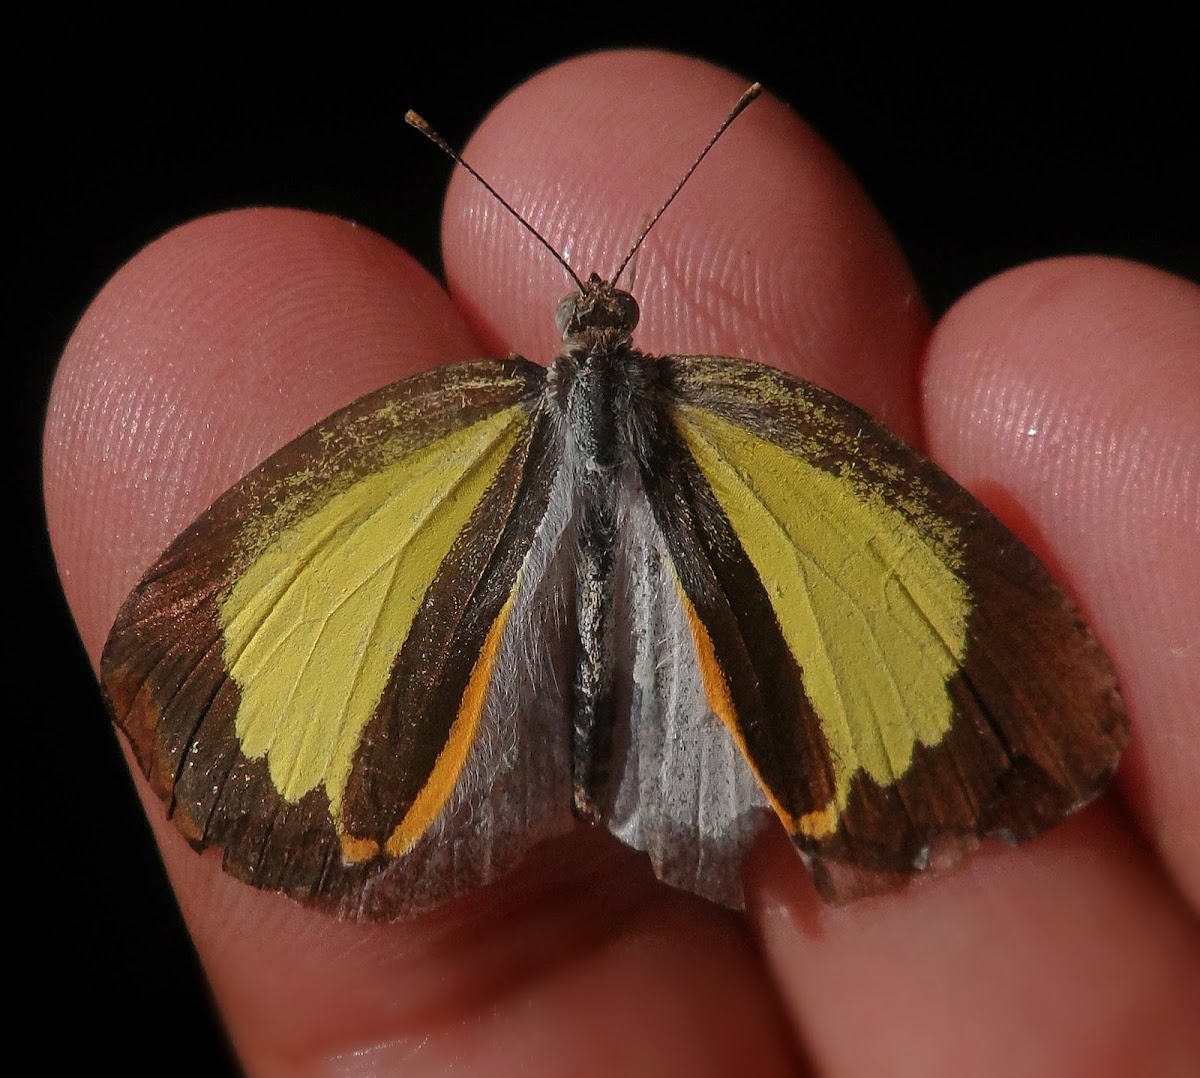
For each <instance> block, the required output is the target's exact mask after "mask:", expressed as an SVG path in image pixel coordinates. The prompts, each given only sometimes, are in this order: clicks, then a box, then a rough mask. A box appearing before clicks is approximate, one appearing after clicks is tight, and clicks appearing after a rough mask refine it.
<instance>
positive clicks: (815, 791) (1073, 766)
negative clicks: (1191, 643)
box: [640, 357, 1127, 899]
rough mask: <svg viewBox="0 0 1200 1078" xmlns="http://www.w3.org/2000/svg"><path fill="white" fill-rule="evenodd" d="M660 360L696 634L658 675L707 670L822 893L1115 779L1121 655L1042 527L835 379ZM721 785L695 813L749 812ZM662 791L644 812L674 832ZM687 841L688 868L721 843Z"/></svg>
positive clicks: (657, 441) (840, 895)
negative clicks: (956, 476) (1027, 525)
mask: <svg viewBox="0 0 1200 1078" xmlns="http://www.w3.org/2000/svg"><path fill="white" fill-rule="evenodd" d="M661 365H662V368H663V381H664V382H665V383H666V387H667V388H666V390H665V391H664V394H663V404H662V406H661V410H662V411H664V412H665V413H666V415H667V416H668V418H669V422H665V423H660V424H659V425H658V426H659V429H657V430H656V431H651V432H648V433H647V434H646V437H647V438H648V439H650V440H651V441H652V442H653V443H654V449H653V452H652V453H650V454H648V455H647V457H646V458H644V459H645V460H648V459H649V458H650V457H652V458H653V460H654V462H655V463H654V465H653V466H652V467H651V466H648V465H647V464H646V463H645V462H644V463H643V467H642V468H641V476H640V479H641V483H642V484H643V486H644V488H645V491H646V495H647V501H648V504H649V506H650V508H651V511H652V512H653V515H654V520H655V524H656V525H657V529H658V531H659V532H660V534H661V545H662V546H663V547H664V548H665V550H666V551H667V555H668V557H669V562H670V565H671V569H672V574H673V577H674V580H675V582H676V583H675V589H674V590H675V591H676V592H677V597H678V602H679V604H680V609H681V613H677V614H674V615H672V616H671V617H670V619H669V620H671V622H672V623H673V624H674V625H676V626H679V625H686V627H687V633H686V634H680V635H686V636H688V637H690V639H689V640H687V641H685V644H686V645H688V646H685V647H683V648H679V649H674V650H673V651H672V652H671V654H672V655H674V656H676V658H675V659H674V660H673V665H674V667H676V668H677V669H676V670H675V671H674V672H673V673H671V674H670V675H669V676H666V681H665V682H664V683H666V682H672V683H674V684H683V683H685V682H687V680H688V679H689V678H690V679H691V682H692V683H693V684H695V683H696V682H698V683H699V684H700V685H701V686H702V689H703V695H704V698H705V700H706V701H707V705H708V709H709V711H710V713H711V715H712V716H714V717H715V718H714V720H713V722H712V723H710V731H711V729H712V728H713V727H715V726H716V725H717V723H716V720H719V725H720V726H722V727H723V728H724V730H725V731H726V732H727V734H728V736H729V739H730V740H731V741H732V743H733V744H734V745H735V746H736V747H737V749H738V750H739V752H740V755H741V757H742V758H743V760H744V761H745V763H746V764H747V765H748V767H749V770H750V771H751V772H752V773H753V775H754V777H755V778H756V779H757V784H758V786H759V788H760V790H761V792H762V794H763V795H764V797H765V801H766V802H767V803H769V805H770V807H771V808H772V809H773V810H774V812H775V814H776V815H777V816H778V817H779V818H780V819H781V820H782V822H783V823H784V826H785V827H786V828H787V830H788V832H789V833H790V834H791V836H792V838H793V840H794V841H795V843H796V845H797V846H798V847H799V848H800V850H801V852H802V853H803V854H804V855H805V856H806V859H807V860H808V861H809V863H810V865H811V866H812V867H813V868H814V873H815V876H816V879H817V882H818V884H819V885H820V886H821V888H822V890H823V891H824V892H825V894H826V895H827V896H828V897H831V898H835V899H845V898H849V897H854V896H855V895H856V894H860V893H865V892H869V891H873V890H880V889H885V888H887V887H891V886H895V885H896V883H897V882H899V881H900V880H902V879H903V878H905V877H906V876H907V875H908V874H910V873H912V872H915V871H919V870H921V869H923V868H926V867H930V866H931V865H933V864H935V863H940V862H942V861H944V860H946V859H947V858H948V857H949V856H950V855H953V854H955V853H957V852H958V851H959V850H961V849H963V848H967V847H969V846H970V845H972V844H973V843H974V842H976V841H977V840H978V838H980V837H982V836H989V835H991V836H1000V837H1003V838H1006V839H1008V840H1010V841H1023V840H1026V839H1029V838H1031V837H1033V836H1034V835H1037V834H1039V833H1040V832H1042V831H1043V830H1045V829H1046V828H1048V827H1050V826H1053V825H1054V824H1055V823H1057V822H1058V821H1059V820H1060V819H1062V817H1063V816H1064V815H1066V814H1067V813H1069V812H1071V811H1073V810H1074V809H1076V808H1078V807H1080V806H1081V805H1083V804H1086V803H1087V802H1089V801H1090V800H1092V799H1093V798H1094V797H1095V796H1096V795H1097V794H1098V792H1099V791H1100V790H1101V789H1102V788H1103V786H1104V784H1105V783H1106V782H1107V780H1108V779H1109V777H1110V776H1111V774H1112V772H1113V771H1114V769H1115V767H1116V764H1117V761H1118V758H1119V756H1120V753H1121V750H1122V748H1123V746H1124V744H1125V741H1126V739H1127V726H1126V721H1125V716H1124V712H1123V709H1122V705H1121V700H1120V696H1119V693H1118V691H1117V687H1116V681H1115V677H1114V674H1113V671H1112V668H1111V666H1110V664H1109V662H1108V660H1107V658H1106V657H1105V655H1104V653H1103V652H1102V650H1101V649H1100V647H1099V645H1098V644H1097V643H1096V641H1095V639H1094V638H1093V637H1092V635H1091V634H1090V632H1089V631H1088V630H1087V628H1086V626H1084V624H1083V622H1082V619H1081V617H1080V614H1079V612H1078V611H1077V609H1076V608H1075V607H1074V605H1073V604H1072V603H1071V601H1070V600H1069V599H1068V598H1067V596H1066V595H1065V594H1064V592H1063V591H1062V589H1061V588H1060V587H1059V586H1058V585H1057V584H1056V583H1055V582H1054V580H1053V579H1052V578H1051V577H1050V575H1049V574H1048V573H1047V572H1046V570H1045V569H1044V568H1043V566H1042V565H1041V564H1040V563H1039V562H1038V561H1037V559H1036V558H1035V557H1034V556H1033V554H1031V553H1030V552H1029V550H1028V549H1027V548H1025V547H1024V546H1023V545H1022V544H1021V543H1020V542H1019V541H1018V540H1017V539H1015V538H1014V537H1013V536H1012V535H1011V534H1010V533H1009V532H1008V530H1007V529H1006V528H1005V527H1004V526H1003V525H1002V524H1000V523H999V521H997V520H996V518H995V517H994V516H992V514H991V513H989V512H988V511H987V510H986V509H985V508H984V507H983V506H982V505H981V504H980V503H979V502H978V501H977V500H976V499H975V498H974V497H972V496H971V495H970V494H969V493H967V492H966V491H965V490H963V489H962V488H961V487H960V486H958V484H957V483H955V482H954V481H953V480H952V479H950V478H949V477H948V476H947V475H946V474H945V473H943V472H942V471H941V470H940V469H938V468H937V467H936V466H935V465H934V464H932V463H931V462H930V461H928V460H927V459H926V458H924V457H922V456H921V455H920V454H918V453H916V452H915V451H913V450H912V449H910V448H908V447H907V446H905V445H904V444H903V443H902V442H900V441H899V440H898V439H896V438H895V437H894V436H893V435H891V434H890V433H889V432H888V431H887V430H885V429H884V428H883V427H881V426H880V425H879V424H878V423H877V422H875V421H874V420H873V419H871V418H870V417H869V416H868V415H867V414H866V413H864V412H862V411H861V410H860V409H858V408H856V407H854V406H853V405H851V404H849V403H848V402H846V401H844V400H842V399H841V398H839V397H836V396H834V395H833V394H831V393H828V392H826V391H823V390H820V389H818V388H816V387H814V386H812V385H809V384H807V383H804V382H801V381H799V380H797V379H794V378H791V377H789V376H787V375H784V374H782V373H780V372H778V371H775V370H772V369H770V368H768V367H764V366H761V365H759V364H753V363H746V362H742V361H737V360H714V359H709V358H700V357H670V358H668V359H665V360H663V361H661ZM679 656H683V658H679ZM667 665H668V666H671V665H672V663H668V664H667ZM707 743H711V737H710V741H709V742H707ZM706 751H711V750H706ZM640 767H641V770H642V771H649V772H654V771H655V770H656V769H657V770H661V767H662V759H661V753H659V757H658V758H656V759H651V760H650V761H648V762H643V763H642V764H641V765H640ZM697 781H698V782H699V781H700V780H697ZM730 781H732V780H730ZM714 785H716V786H718V787H719V789H717V790H716V792H715V793H709V792H707V791H705V790H703V789H700V787H699V786H696V789H695V790H693V795H689V796H690V797H691V800H692V801H693V802H695V805H696V806H697V807H696V808H694V809H693V810H692V811H694V812H695V813H696V815H695V817H694V818H695V819H698V820H700V821H701V831H702V832H704V831H706V830H711V827H707V828H706V827H705V825H704V821H705V819H706V818H710V817H715V818H717V819H718V820H721V821H722V823H721V825H720V826H721V827H725V828H729V827H730V824H729V822H728V821H737V820H739V819H741V817H739V816H738V815H737V814H736V813H734V812H732V811H731V810H729V809H727V808H722V806H723V805H724V804H725V803H726V802H727V801H728V799H729V797H730V792H729V791H730V789H731V788H732V787H730V786H729V782H728V781H727V782H725V783H724V784H719V783H718V784H714ZM734 786H737V783H736V782H734ZM655 796H658V797H663V796H666V797H667V798H668V799H670V798H672V797H673V798H674V799H675V800H676V801H678V800H679V795H678V794H675V795H672V794H669V793H668V794H664V793H663V792H662V791H661V790H660V791H659V792H658V794H656V795H655ZM648 806H649V799H648V798H647V797H643V798H642V810H643V818H642V820H641V821H640V824H641V826H642V827H643V830H645V829H646V828H647V827H649V829H650V830H653V829H654V827H655V826H656V825H655V824H654V823H653V821H651V823H650V824H649V825H648V824H647V813H649V816H650V817H659V824H658V825H657V826H659V827H660V828H661V829H664V830H672V831H674V833H675V834H676V835H677V834H678V827H679V821H678V820H676V819H673V818H667V817H666V816H665V815H664V809H662V808H661V807H658V808H655V807H648ZM693 826H694V825H693ZM733 830H734V831H736V834H732V835H731V836H726V839H727V840H728V841H730V842H732V845H733V850H734V853H736V854H738V855H739V856H740V853H741V851H742V850H744V848H745V843H746V839H745V837H744V836H745V834H746V832H747V828H746V827H745V826H743V825H742V824H740V823H739V824H738V825H737V827H735V828H734V829H733ZM640 837H641V839H642V842H641V843H640V844H642V845H650V844H652V843H653V842H654V841H656V840H654V839H653V838H650V839H648V838H647V837H646V836H645V835H644V834H643V835H641V836H640ZM717 837H718V839H720V835H719V834H718V836H717ZM657 841H659V842H660V843H662V842H663V839H662V838H661V836H660V838H659V839H658V840H657ZM692 845H693V849H692V851H691V854H690V856H691V858H692V861H691V867H690V870H689V869H685V870H684V871H685V874H686V872H687V871H691V872H693V873H696V872H698V871H700V870H699V868H698V866H699V865H700V864H701V863H702V862H703V861H704V860H705V858H706V857H711V856H712V855H711V850H709V852H707V853H706V852H705V851H706V847H705V846H704V845H703V844H696V843H694V842H693V843H692ZM709 845H710V846H711V843H710V844H709ZM718 845H719V842H718ZM725 856H726V860H727V861H728V851H727V852H726V855H725Z"/></svg>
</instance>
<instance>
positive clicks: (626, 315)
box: [617, 292, 642, 330]
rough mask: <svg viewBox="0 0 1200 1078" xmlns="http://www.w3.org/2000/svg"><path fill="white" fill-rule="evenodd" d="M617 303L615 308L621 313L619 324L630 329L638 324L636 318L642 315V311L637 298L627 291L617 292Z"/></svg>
mask: <svg viewBox="0 0 1200 1078" xmlns="http://www.w3.org/2000/svg"><path fill="white" fill-rule="evenodd" d="M617 304H618V306H617V310H618V311H619V312H620V315H621V325H623V326H625V327H626V328H627V329H630V330H632V329H633V328H634V327H635V326H636V325H637V324H638V319H640V318H641V317H642V312H641V309H640V308H639V307H638V305H637V300H635V299H634V298H633V297H632V296H631V295H630V294H629V293H628V292H618V293H617Z"/></svg>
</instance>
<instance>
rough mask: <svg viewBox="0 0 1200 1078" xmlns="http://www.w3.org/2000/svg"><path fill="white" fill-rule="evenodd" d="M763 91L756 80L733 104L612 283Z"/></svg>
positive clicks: (623, 262) (644, 230)
mask: <svg viewBox="0 0 1200 1078" xmlns="http://www.w3.org/2000/svg"><path fill="white" fill-rule="evenodd" d="M761 93H762V83H760V82H756V83H754V85H752V86H751V87H749V88H748V89H747V90H746V92H745V93H744V94H742V96H741V97H739V98H738V102H737V104H736V105H734V106H733V108H732V109H731V110H730V112H729V115H728V116H726V117H725V119H724V121H723V122H722V123H721V126H720V127H718V128H717V129H716V131H714V132H713V136H712V138H710V139H709V140H708V143H707V144H706V145H705V147H704V149H703V150H701V151H700V156H699V157H697V158H696V160H695V161H693V162H692V166H691V168H689V169H688V170H687V172H685V173H684V174H683V178H682V179H681V180H680V181H679V182H678V183H677V184H676V185H675V190H674V191H672V192H671V193H670V194H669V195H668V196H667V201H666V202H664V203H663V204H662V205H661V206H660V207H659V210H658V213H656V214H655V215H654V216H653V217H651V218H650V220H649V221H647V222H646V227H645V228H643V229H642V234H641V235H640V236H638V238H637V239H636V240H634V243H633V246H632V247H631V248H629V254H627V255H626V256H625V258H624V260H623V261H622V262H621V264H620V265H619V266H618V267H617V272H616V273H614V274H613V275H612V281H611V282H610V283H611V284H614V285H615V284H616V283H617V281H618V280H620V278H621V274H622V273H624V272H625V267H626V266H628V265H629V260H630V259H631V258H633V256H634V255H635V254H636V253H637V249H638V248H639V247H641V245H642V243H643V241H644V240H645V239H646V237H647V236H648V235H649V234H650V229H652V228H653V227H654V226H655V225H656V224H658V219H659V218H660V217H661V216H662V215H663V214H664V213H666V212H667V207H668V206H669V205H671V203H672V202H674V201H675V196H676V195H677V194H679V192H680V191H682V190H683V185H684V184H685V183H687V182H688V180H690V179H691V178H692V173H693V172H695V171H696V169H697V168H699V167H700V162H701V161H703V160H704V159H705V158H706V157H707V156H708V151H709V150H711V149H712V148H713V147H714V146H715V145H716V144H717V139H719V138H720V137H721V136H722V135H723V134H725V130H726V128H728V127H729V125H730V124H731V123H733V121H734V120H736V119H737V118H738V117H739V116H740V115H741V114H742V112H744V111H745V108H746V106H747V105H749V104H750V102H751V101H753V100H754V99H755V98H756V97H758V95H759V94H761Z"/></svg>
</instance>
